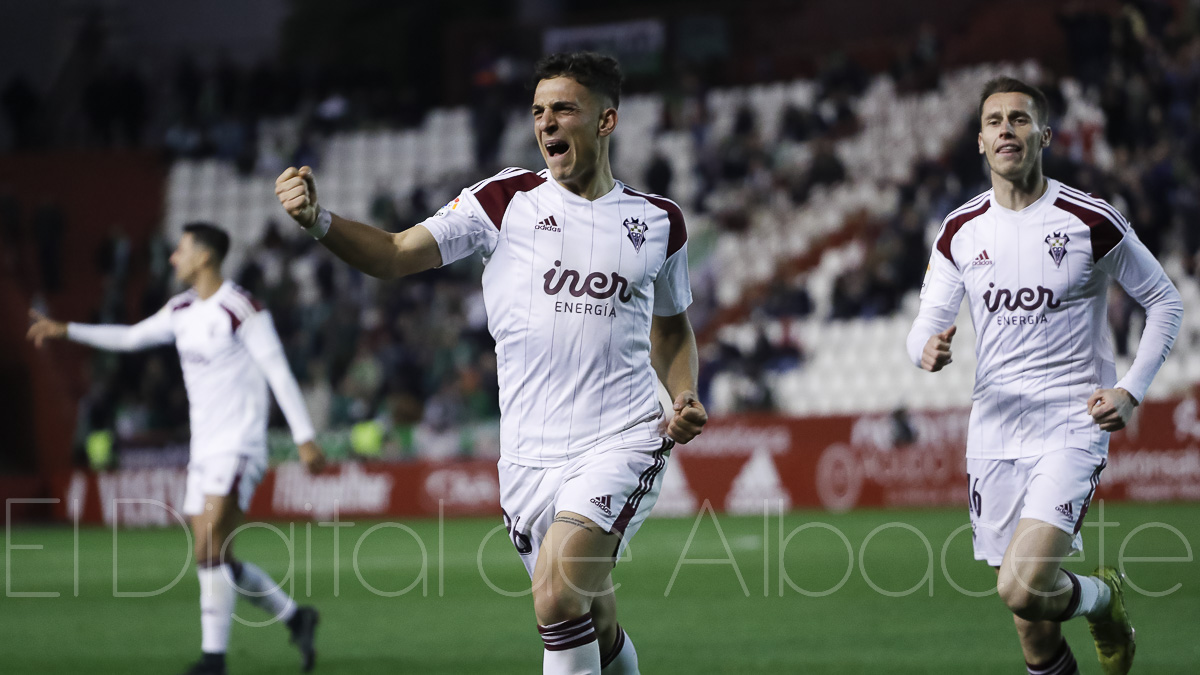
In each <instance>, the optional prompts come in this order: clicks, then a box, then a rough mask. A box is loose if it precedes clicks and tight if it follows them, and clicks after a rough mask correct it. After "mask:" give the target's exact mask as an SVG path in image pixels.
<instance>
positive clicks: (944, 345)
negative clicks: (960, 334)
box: [921, 326, 958, 373]
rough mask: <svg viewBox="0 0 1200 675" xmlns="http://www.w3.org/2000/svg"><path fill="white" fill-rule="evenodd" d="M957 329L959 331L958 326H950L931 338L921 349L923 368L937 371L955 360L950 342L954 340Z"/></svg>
mask: <svg viewBox="0 0 1200 675" xmlns="http://www.w3.org/2000/svg"><path fill="white" fill-rule="evenodd" d="M956 331H958V326H950V327H949V328H947V329H946V330H944V331H942V332H940V333H938V334H937V335H933V336H931V337H930V338H929V341H928V342H926V343H925V349H924V350H922V351H921V367H922V368H924V369H925V370H928V371H929V372H931V373H936V372H937V371H939V370H941V369H942V368H945V367H946V366H948V365H950V364H951V363H953V362H954V358H953V354H951V352H950V342H951V341H952V340H954V333H955V332H956Z"/></svg>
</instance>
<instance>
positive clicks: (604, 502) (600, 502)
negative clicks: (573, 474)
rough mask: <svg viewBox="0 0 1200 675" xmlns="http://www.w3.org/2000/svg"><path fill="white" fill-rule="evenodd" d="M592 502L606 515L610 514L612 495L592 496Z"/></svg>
mask: <svg viewBox="0 0 1200 675" xmlns="http://www.w3.org/2000/svg"><path fill="white" fill-rule="evenodd" d="M592 503H593V504H595V505H596V506H599V507H600V510H601V511H603V512H604V513H606V514H608V515H610V516H611V515H612V496H611V495H604V496H603V497H592Z"/></svg>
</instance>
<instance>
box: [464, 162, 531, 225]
mask: <svg viewBox="0 0 1200 675" xmlns="http://www.w3.org/2000/svg"><path fill="white" fill-rule="evenodd" d="M545 182H546V179H545V178H542V177H541V176H539V175H537V174H536V173H529V172H528V171H522V172H521V173H514V174H512V175H506V176H503V177H501V178H497V179H495V180H492V181H489V182H488V183H486V184H485V185H483V186H482V187H480V188H479V189H478V190H475V191H474V195H475V199H476V200H478V201H479V205H480V206H482V207H483V211H484V213H486V214H487V217H488V219H489V220H491V221H492V225H494V226H495V227H496V229H497V230H498V229H500V225H501V223H503V222H504V212H505V211H507V210H508V205H509V204H511V203H512V200H513V197H515V196H516V194H517V193H518V192H528V191H530V190H532V189H534V188H536V187H537V186H539V185H541V184H542V183H545Z"/></svg>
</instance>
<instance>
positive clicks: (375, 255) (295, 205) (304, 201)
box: [275, 166, 442, 279]
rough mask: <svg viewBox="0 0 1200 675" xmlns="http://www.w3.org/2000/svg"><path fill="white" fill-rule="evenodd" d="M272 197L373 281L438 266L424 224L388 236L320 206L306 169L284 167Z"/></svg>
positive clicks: (434, 245)
mask: <svg viewBox="0 0 1200 675" xmlns="http://www.w3.org/2000/svg"><path fill="white" fill-rule="evenodd" d="M275 195H276V196H277V197H278V198H279V203H280V204H282V205H283V208H284V210H285V211H287V213H288V215H289V216H291V217H292V218H293V219H294V220H295V221H296V222H297V223H299V224H300V226H301V227H303V228H304V229H305V231H307V232H308V233H309V234H311V235H313V236H314V237H316V238H317V240H318V241H320V242H321V244H322V245H324V246H325V248H328V249H329V250H330V251H332V252H333V254H334V255H336V256H337V257H339V258H341V259H342V260H344V261H346V262H347V263H349V264H350V265H351V266H352V267H354V268H355V269H357V270H359V271H361V272H364V273H366V274H369V275H371V276H373V277H377V278H379V279H395V278H397V277H402V276H406V275H409V274H416V273H418V272H424V271H425V270H428V269H432V268H434V267H440V266H441V265H442V255H441V251H440V250H439V249H438V245H437V241H435V240H434V238H433V235H432V234H430V233H429V230H428V229H427V228H425V227H424V226H421V225H417V226H414V227H411V228H409V229H407V230H405V231H404V232H400V233H399V234H390V233H388V232H384V231H383V230H380V229H378V228H375V227H371V226H370V225H366V224H363V223H359V222H355V221H353V220H348V219H346V218H342V217H341V216H337V215H334V214H333V213H331V212H330V211H327V210H325V209H323V208H321V207H320V205H319V204H318V203H317V183H316V179H315V178H314V177H313V172H312V169H311V168H309V167H307V166H305V167H301V168H299V169H296V168H295V167H289V168H288V169H287V170H286V171H284V172H283V173H282V174H280V175H279V178H277V179H275Z"/></svg>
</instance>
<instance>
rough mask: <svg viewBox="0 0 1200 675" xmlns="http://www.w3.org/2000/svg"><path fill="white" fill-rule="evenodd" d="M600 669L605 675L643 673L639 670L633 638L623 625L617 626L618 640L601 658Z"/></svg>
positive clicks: (639, 674)
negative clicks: (630, 637) (631, 638)
mask: <svg viewBox="0 0 1200 675" xmlns="http://www.w3.org/2000/svg"><path fill="white" fill-rule="evenodd" d="M600 669H601V672H603V673H604V675H641V671H640V670H638V659H637V650H636V649H634V648H633V640H630V639H629V635H628V634H626V633H625V630H624V629H623V628H621V626H619V625H618V626H617V641H616V642H615V643H614V644H613V646H612V647H611V648H610V649H609V650H608V653H607V654H605V655H604V656H603V657H602V658H601V659H600Z"/></svg>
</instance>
